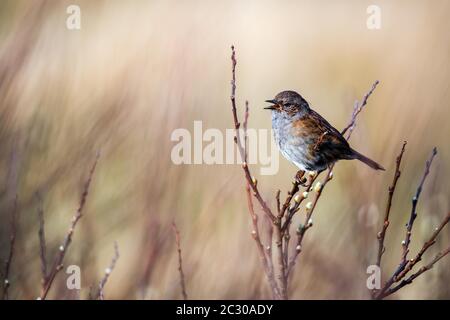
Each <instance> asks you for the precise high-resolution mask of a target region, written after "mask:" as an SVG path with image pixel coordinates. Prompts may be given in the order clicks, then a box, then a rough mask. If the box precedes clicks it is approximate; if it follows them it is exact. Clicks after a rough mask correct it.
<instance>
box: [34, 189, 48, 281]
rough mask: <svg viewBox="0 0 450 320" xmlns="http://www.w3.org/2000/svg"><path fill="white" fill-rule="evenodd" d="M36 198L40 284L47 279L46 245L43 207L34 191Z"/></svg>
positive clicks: (39, 196) (38, 195) (40, 199)
mask: <svg viewBox="0 0 450 320" xmlns="http://www.w3.org/2000/svg"><path fill="white" fill-rule="evenodd" d="M36 198H37V199H38V203H39V204H38V219H39V257H40V260H41V273H42V280H41V283H42V286H44V285H45V283H46V281H47V245H46V241H45V220H44V208H43V205H42V198H41V195H40V194H39V193H36Z"/></svg>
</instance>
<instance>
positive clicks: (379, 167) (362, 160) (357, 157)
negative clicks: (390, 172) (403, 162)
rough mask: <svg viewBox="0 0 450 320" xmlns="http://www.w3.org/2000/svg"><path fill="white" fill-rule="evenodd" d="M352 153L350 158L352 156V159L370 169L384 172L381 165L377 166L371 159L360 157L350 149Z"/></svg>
mask: <svg viewBox="0 0 450 320" xmlns="http://www.w3.org/2000/svg"><path fill="white" fill-rule="evenodd" d="M352 153H353V154H352V156H353V158H354V159H358V160H359V161H361V162H364V163H365V164H367V165H368V166H369V167H371V168H372V169H375V170H383V171H384V170H385V169H384V168H383V167H382V166H381V165H379V164H378V163H376V162H375V161H373V160H372V159H369V158H367V157H366V156H365V155H362V154H361V153H359V152H358V151H355V150H353V149H352Z"/></svg>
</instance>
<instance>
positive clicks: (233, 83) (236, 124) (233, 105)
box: [230, 46, 275, 221]
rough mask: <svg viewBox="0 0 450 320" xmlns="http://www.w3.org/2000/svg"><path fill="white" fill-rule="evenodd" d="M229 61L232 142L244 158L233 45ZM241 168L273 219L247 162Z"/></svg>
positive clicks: (263, 206)
mask: <svg viewBox="0 0 450 320" xmlns="http://www.w3.org/2000/svg"><path fill="white" fill-rule="evenodd" d="M231 61H232V80H231V96H230V99H231V111H232V113H233V120H234V128H235V132H236V136H235V138H234V142H235V143H236V145H237V147H238V149H239V154H240V156H241V159H245V153H244V147H243V146H242V142H241V137H240V130H239V128H240V126H241V124H240V122H239V120H238V117H237V111H236V64H237V61H236V51H235V50H234V46H232V47H231ZM242 169H243V170H244V174H245V178H246V179H247V182H248V183H249V184H250V186H251V188H252V190H253V194H254V196H255V198H256V199H257V200H258V202H259V204H260V205H261V207H262V209H263V211H264V213H265V214H266V215H267V216H268V217H269V218H270V219H271V220H272V221H275V216H274V215H273V213H272V211H271V210H270V208H269V207H268V205H267V204H266V202H265V201H264V199H263V198H262V197H261V194H260V193H259V190H258V187H257V182H256V180H255V179H253V178H252V176H251V174H250V170H249V169H248V165H247V162H246V161H244V162H243V163H242Z"/></svg>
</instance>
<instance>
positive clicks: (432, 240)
mask: <svg viewBox="0 0 450 320" xmlns="http://www.w3.org/2000/svg"><path fill="white" fill-rule="evenodd" d="M449 221H450V212H449V213H448V214H447V216H446V217H445V218H444V220H442V222H441V224H440V225H439V227H437V228H436V229H435V230H434V232H433V234H432V235H431V237H430V239H428V241H426V242H425V243H424V244H423V246H422V248H421V249H420V251H419V252H418V253H417V255H416V256H415V257H414V258H413V259H410V260H408V262H407V263H406V266H405V268H404V269H403V270H402V271H401V272H400V273H399V274H398V275H397V276H396V278H395V281H396V282H397V281H399V280H401V279H402V278H403V277H404V276H405V275H406V274H407V273H408V272H409V271H410V270H412V268H413V267H414V266H415V265H416V264H417V263H418V262H419V261H420V260H422V256H423V254H424V253H425V252H426V251H427V250H428V249H429V248H430V247H431V246H432V245H433V244H435V243H436V238H437V236H438V235H439V233H440V232H441V231H442V229H443V228H444V227H445V226H446V225H447V224H448V222H449Z"/></svg>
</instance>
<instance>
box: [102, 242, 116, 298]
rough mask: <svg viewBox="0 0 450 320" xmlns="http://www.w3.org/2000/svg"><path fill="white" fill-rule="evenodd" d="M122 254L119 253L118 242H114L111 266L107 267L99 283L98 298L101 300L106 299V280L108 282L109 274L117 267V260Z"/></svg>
mask: <svg viewBox="0 0 450 320" xmlns="http://www.w3.org/2000/svg"><path fill="white" fill-rule="evenodd" d="M119 257H120V254H119V246H118V245H117V242H114V256H113V258H112V259H111V263H110V264H109V267H108V268H106V270H105V274H104V275H103V278H102V279H101V280H100V282H99V284H98V299H99V300H105V294H104V291H105V285H106V282H108V279H109V276H110V275H111V273H112V272H113V270H114V268H115V267H116V263H117V260H119Z"/></svg>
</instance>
